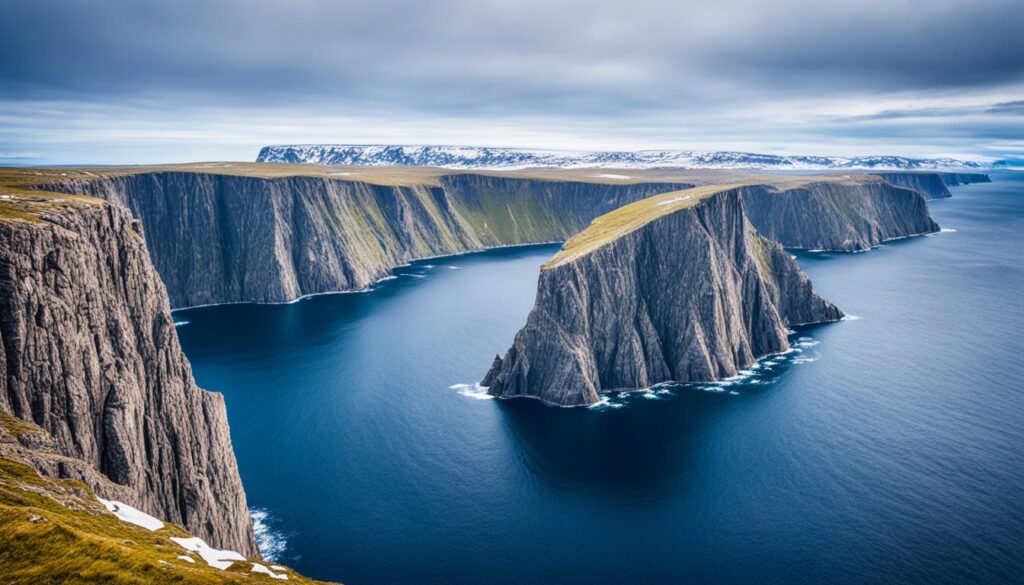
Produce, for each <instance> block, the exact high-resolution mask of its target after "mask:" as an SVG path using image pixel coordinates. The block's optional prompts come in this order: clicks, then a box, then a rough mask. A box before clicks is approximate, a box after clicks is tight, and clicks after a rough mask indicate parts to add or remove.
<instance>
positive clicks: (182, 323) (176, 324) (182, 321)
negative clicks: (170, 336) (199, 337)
mask: <svg viewBox="0 0 1024 585" xmlns="http://www.w3.org/2000/svg"><path fill="white" fill-rule="evenodd" d="M189 323H191V321H186V320H181V321H175V322H174V326H175V327H181V326H182V325H188V324H189Z"/></svg>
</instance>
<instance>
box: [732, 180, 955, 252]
mask: <svg viewBox="0 0 1024 585" xmlns="http://www.w3.org/2000/svg"><path fill="white" fill-rule="evenodd" d="M915 176H926V175H923V174H919V175H915ZM927 176H931V177H933V179H934V180H935V181H939V179H938V178H937V176H935V175H934V174H931V175H927ZM939 186H940V187H942V189H943V190H945V186H943V185H942V183H941V181H939ZM741 193H742V196H743V202H744V205H745V207H746V212H747V216H748V217H749V218H750V222H751V223H753V224H754V227H756V228H757V230H758V231H759V232H761V233H762V234H763V235H765V236H766V237H768V238H769V239H772V240H775V241H776V242H779V243H780V244H782V245H783V246H785V247H787V248H796V249H803V250H842V251H858V250H867V249H869V248H871V247H872V246H877V245H879V244H881V243H882V242H885V241H886V240H892V239H896V238H905V237H908V236H915V235H920V234H927V233H932V232H937V231H939V226H938V224H936V223H935V222H934V221H933V220H932V218H931V216H930V215H929V213H928V205H927V203H926V202H925V200H924V198H923V197H922V196H921V195H920V193H918V192H917V191H914V190H911V189H905V188H900V187H895V186H893V185H891V184H889V183H888V182H884V181H879V180H877V179H876V180H870V179H861V180H856V181H814V182H810V183H808V184H806V185H804V186H801V187H798V188H787V189H778V188H776V187H773V186H770V185H753V186H750V187H746V188H744V189H742V190H741Z"/></svg>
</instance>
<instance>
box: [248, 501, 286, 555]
mask: <svg viewBox="0 0 1024 585" xmlns="http://www.w3.org/2000/svg"><path fill="white" fill-rule="evenodd" d="M249 516H250V517H251V518H252V530H253V532H254V533H255V534H256V548H258V549H259V550H260V556H262V557H263V560H265V561H271V562H273V561H276V560H279V559H280V558H281V555H283V554H284V551H285V550H287V549H288V539H287V538H285V536H284V534H282V533H280V532H279V531H277V530H274V528H273V527H272V526H271V524H272V516H271V515H270V511H269V510H267V509H265V508H250V509H249Z"/></svg>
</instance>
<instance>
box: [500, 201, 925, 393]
mask: <svg viewBox="0 0 1024 585" xmlns="http://www.w3.org/2000/svg"><path fill="white" fill-rule="evenodd" d="M695 191H697V190H694V191H690V192H687V191H684V192H681V193H680V194H678V195H677V194H672V193H670V194H666V195H661V196H658V197H654V198H651V199H648V200H645V201H642V202H639V203H636V204H633V205H630V206H627V207H625V208H622V209H620V210H617V211H615V212H613V213H610V214H608V215H606V216H604V217H602V218H598V219H597V220H595V222H594V224H593V225H592V226H591V227H590V228H588V229H587V230H586V231H584V232H583V233H581V234H580V235H579V236H577V237H576V238H574V239H572V240H570V241H569V242H567V243H566V245H565V247H564V248H563V251H562V252H561V253H560V254H559V255H558V256H556V257H555V259H553V260H552V261H551V262H549V263H548V264H546V265H545V266H544V267H543V268H542V270H541V274H540V279H539V283H538V291H537V298H536V302H535V304H534V307H533V310H532V311H531V312H530V315H529V317H528V319H527V322H526V325H525V327H523V329H522V330H521V331H520V332H519V333H518V334H517V335H516V337H515V341H514V343H513V345H512V347H511V349H509V350H508V352H507V353H506V354H505V356H504V357H498V358H496V359H495V361H494V363H493V364H492V366H491V369H490V371H489V372H488V373H487V375H486V377H485V379H484V380H483V382H482V384H483V385H485V386H488V387H489V392H490V393H491V394H493V395H495V396H499V397H506V398H507V397H518V396H525V397H532V398H538V399H541V400H543V401H545V402H547V403H551V404H556V405H562V406H572V405H586V404H593V403H595V402H597V401H598V400H599V394H598V393H599V392H601V391H603V390H616V389H633V388H643V387H648V386H651V385H653V384H656V383H659V382H665V381H670V380H672V381H678V382H694V381H709V380H715V379H719V378H723V377H728V376H731V375H735V374H736V373H737V372H738V371H739V370H741V369H743V368H745V367H747V366H749V365H750V364H752V363H753V362H754V361H755V360H756V359H757V358H759V357H761V356H764V355H767V354H771V353H774V352H779V351H783V350H785V349H787V348H788V347H789V343H788V339H787V331H788V329H789V327H791V326H794V325H798V324H809V323H819V322H826V321H834V320H837V319H840V318H841V317H842V313H841V312H840V311H839V309H837V308H836V307H835V306H833V305H832V304H831V303H829V302H828V301H825V300H824V299H822V298H821V297H819V296H818V295H817V294H816V293H815V292H814V291H813V289H812V287H811V283H810V280H808V279H807V277H806V276H804V275H803V273H801V272H800V269H799V267H798V266H797V264H796V262H795V261H794V260H793V259H792V257H791V256H790V255H789V254H787V253H786V252H785V251H784V250H783V248H782V247H781V246H779V245H778V244H776V243H774V242H771V241H769V240H768V239H766V238H764V237H762V236H761V235H759V234H758V233H757V231H756V230H755V228H754V226H753V225H752V224H751V222H750V221H749V220H748V218H747V216H746V213H745V212H744V200H745V197H744V193H745V192H746V191H749V188H748V189H741V188H727V189H724V190H718V191H715V190H712V191H710V192H708V193H710V194H708V193H703V194H699V195H684V194H686V193H691V194H692V193H694V192H695ZM691 197H692V198H693V199H695V200H696V199H697V198H698V197H704V198H703V199H700V200H699V202H697V203H693V204H692V205H690V203H691V202H689V201H687V199H690V198H691ZM918 197H919V196H918ZM687 205H690V206H687ZM677 206H678V209H673V210H671V211H669V212H667V213H666V212H665V211H664V209H666V208H673V207H677ZM648 215H649V216H650V217H651V219H649V220H647V219H646V217H647V216H648ZM634 217H640V218H641V219H640V220H636V219H633V218H634ZM809 221H814V220H813V219H811V220H809ZM631 222H632V223H631ZM612 225H618V226H622V225H625V226H627V227H618V228H610V227H609V226H612ZM605 232H610V234H611V235H609V234H608V233H605ZM595 242H596V243H595Z"/></svg>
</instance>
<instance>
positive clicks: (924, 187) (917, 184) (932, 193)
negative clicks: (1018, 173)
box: [875, 172, 992, 199]
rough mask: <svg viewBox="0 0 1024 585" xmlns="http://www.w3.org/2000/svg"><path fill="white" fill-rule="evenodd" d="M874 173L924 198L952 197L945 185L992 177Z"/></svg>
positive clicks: (982, 175) (957, 184) (960, 174)
mask: <svg viewBox="0 0 1024 585" xmlns="http://www.w3.org/2000/svg"><path fill="white" fill-rule="evenodd" d="M875 174H876V175H877V176H879V177H882V178H883V179H885V181H886V182H888V183H889V184H892V185H895V186H897V187H906V188H908V189H913V190H915V191H917V192H918V193H920V194H922V195H924V197H925V199H942V198H945V197H952V196H953V194H952V193H950V191H949V189H948V188H947V187H958V186H960V185H970V184H972V183H991V182H992V179H991V178H989V176H988V175H987V174H985V173H947V172H934V173H923V172H892V173H875Z"/></svg>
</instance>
